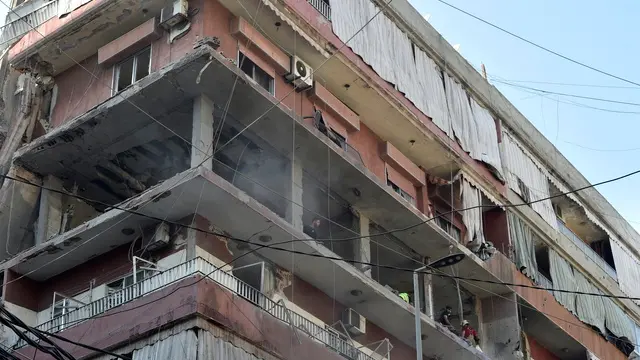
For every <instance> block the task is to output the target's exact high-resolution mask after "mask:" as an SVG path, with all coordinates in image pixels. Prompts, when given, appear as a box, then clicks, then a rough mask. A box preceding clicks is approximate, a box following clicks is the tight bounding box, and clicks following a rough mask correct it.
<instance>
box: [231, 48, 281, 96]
mask: <svg viewBox="0 0 640 360" xmlns="http://www.w3.org/2000/svg"><path fill="white" fill-rule="evenodd" d="M238 65H239V66H240V70H242V71H243V72H244V73H245V74H247V75H249V77H251V79H253V80H254V81H255V82H256V83H257V84H258V85H260V86H261V87H262V88H263V89H265V90H267V91H268V92H269V93H270V94H272V95H273V94H275V90H274V80H273V78H272V77H271V76H270V75H269V74H267V72H266V71H264V70H263V69H261V68H260V67H259V66H258V65H256V64H255V63H254V62H253V61H251V60H250V59H249V58H248V57H246V56H245V55H244V54H243V53H239V55H238Z"/></svg>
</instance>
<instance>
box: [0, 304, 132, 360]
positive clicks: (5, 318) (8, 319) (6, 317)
mask: <svg viewBox="0 0 640 360" xmlns="http://www.w3.org/2000/svg"><path fill="white" fill-rule="evenodd" d="M0 314H1V315H2V317H0V322H2V323H3V324H4V325H9V326H10V325H15V326H17V327H21V328H23V329H25V330H26V331H27V332H29V333H32V334H34V335H35V336H36V337H38V338H39V339H40V340H42V339H43V338H44V337H45V336H49V337H52V338H55V339H58V340H60V341H63V342H67V343H69V344H73V345H76V346H80V347H82V348H85V349H88V350H92V351H96V352H99V353H102V354H105V355H110V356H114V357H116V358H118V359H122V360H131V358H130V357H127V356H123V355H118V354H116V353H113V352H111V351H107V350H104V349H100V348H96V347H94V346H91V345H87V344H83V343H80V342H77V341H73V340H70V339H67V338H65V337H62V336H60V335H57V334H54V333H50V332H47V331H43V330H39V329H36V328H33V327H31V326H28V325H26V324H25V323H24V322H22V321H21V320H20V319H18V318H17V317H16V316H15V315H13V314H11V313H10V312H9V311H8V310H7V309H6V308H4V306H2V307H0ZM18 335H20V334H18ZM47 343H49V344H53V343H52V342H51V341H47ZM56 347H57V348H58V349H59V351H61V353H62V354H64V355H65V356H67V357H69V358H70V359H75V358H74V357H73V356H72V355H70V354H69V353H67V352H66V351H64V350H62V349H61V348H60V347H59V346H57V345H56Z"/></svg>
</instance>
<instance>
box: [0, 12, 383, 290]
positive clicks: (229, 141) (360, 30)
mask: <svg viewBox="0 0 640 360" xmlns="http://www.w3.org/2000/svg"><path fill="white" fill-rule="evenodd" d="M391 1H393V0H389V1H388V2H387V3H386V5H388V4H389V3H391ZM0 2H1V3H3V4H4V5H5V6H7V5H6V4H5V3H4V2H2V0H0ZM382 10H383V8H380V10H379V11H378V12H376V14H374V15H373V16H372V18H371V19H370V20H369V21H367V22H366V23H365V24H364V25H363V26H362V27H360V28H359V29H358V30H357V31H356V33H355V34H354V35H353V36H351V38H349V39H348V40H347V41H345V42H344V43H343V45H342V46H341V47H340V48H339V49H338V50H337V51H336V52H334V53H333V54H332V55H331V56H329V58H327V59H326V60H325V61H324V62H323V63H321V64H320V65H319V66H318V67H316V69H315V70H314V72H315V71H317V70H318V69H320V68H321V67H322V66H324V65H325V64H326V63H327V62H328V61H329V60H331V59H332V58H333V57H334V56H335V55H336V54H338V53H339V52H340V51H341V50H342V49H343V48H344V47H345V46H347V43H348V42H349V41H350V40H351V39H353V38H354V37H355V36H356V35H358V34H359V33H360V32H362V30H364V29H365V27H366V26H368V25H369V24H370V23H371V21H373V20H374V19H375V18H376V17H377V16H378V15H379V14H380V13H381V12H382ZM12 11H13V10H12ZM31 27H32V28H33V26H31ZM39 34H40V35H41V36H43V37H44V35H42V34H41V33H39ZM65 54H66V53H65ZM67 56H69V55H67ZM72 60H73V59H72ZM76 63H77V62H76ZM297 89H298V85H294V86H293V89H292V90H291V91H289V92H288V93H287V94H286V95H285V96H283V97H282V98H281V99H280V100H278V101H277V102H276V103H275V104H274V105H272V106H271V107H269V109H267V110H266V111H265V112H264V113H262V115H260V116H259V117H258V118H256V119H255V120H253V121H252V122H251V123H250V124H249V125H247V126H246V127H244V128H243V129H242V130H240V131H239V132H238V133H236V134H235V135H234V136H233V137H232V138H231V139H230V140H228V141H227V142H226V143H224V144H223V145H222V146H221V148H219V149H218V150H217V151H215V152H213V153H212V154H211V155H208V154H207V152H203V153H204V155H205V157H204V159H203V160H202V161H201V162H200V164H198V166H196V167H195V168H198V167H200V166H202V165H203V164H204V163H205V162H207V161H208V160H209V159H211V158H213V157H214V156H215V155H216V153H217V152H219V151H220V150H221V149H222V148H224V147H225V146H227V145H228V144H229V143H231V142H232V141H233V140H235V139H236V138H237V137H238V136H240V135H241V134H242V133H243V132H244V131H246V130H247V129H249V128H250V127H251V126H252V125H253V124H255V123H256V122H258V121H259V120H260V119H261V118H262V117H264V116H266V114H268V113H269V112H270V111H271V110H273V109H274V108H275V107H277V106H278V105H279V104H280V103H282V101H284V100H285V99H286V98H287V97H288V96H289V95H290V94H292V93H293V92H294V91H296V90H297ZM187 144H190V143H189V142H187ZM200 151H201V152H202V150H200ZM187 176H188V172H187V173H186V174H185V176H184V177H182V179H185V178H186V177H187ZM179 181H181V180H178V181H177V182H176V183H178V182H179ZM161 195H162V194H158V195H157V196H156V198H157V197H158V196H161ZM152 200H155V198H153V199H149V201H148V202H147V203H145V204H144V205H146V204H149V203H150V202H151V201H152ZM94 203H95V202H94ZM144 205H142V206H144ZM107 206H108V207H107V208H114V207H113V205H110V204H107ZM125 219H126V218H125ZM125 219H122V220H120V221H119V222H118V223H120V222H122V221H124V220H125ZM113 226H115V224H114V225H111V226H110V227H109V229H110V228H112V227H113ZM106 230H107V229H105V231H106ZM95 237H97V235H96V236H94V237H92V239H93V238H95ZM87 242H88V240H87V241H85V242H83V243H82V244H85V243H87ZM82 244H81V245H82ZM66 254H68V252H67V253H65V254H62V255H60V256H59V257H58V258H56V259H55V260H57V259H60V258H62V257H64V256H66ZM55 260H54V261H55ZM24 276H25V275H22V276H20V277H18V278H16V279H14V281H16V280H19V279H21V278H23V277H24Z"/></svg>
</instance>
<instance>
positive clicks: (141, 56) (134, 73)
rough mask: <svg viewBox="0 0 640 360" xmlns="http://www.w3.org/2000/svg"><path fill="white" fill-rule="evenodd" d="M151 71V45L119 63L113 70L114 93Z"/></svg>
mask: <svg viewBox="0 0 640 360" xmlns="http://www.w3.org/2000/svg"><path fill="white" fill-rule="evenodd" d="M150 72H151V47H150V46H149V47H147V48H145V49H143V50H141V51H139V52H138V53H136V54H135V55H133V56H130V57H128V58H127V59H125V60H123V61H121V62H120V63H118V64H117V65H116V67H115V69H114V72H113V93H114V94H116V93H119V92H120V91H122V90H124V89H126V88H127V87H128V86H129V85H131V84H133V83H135V82H136V81H138V80H140V79H142V78H144V77H146V76H147V75H149V73H150Z"/></svg>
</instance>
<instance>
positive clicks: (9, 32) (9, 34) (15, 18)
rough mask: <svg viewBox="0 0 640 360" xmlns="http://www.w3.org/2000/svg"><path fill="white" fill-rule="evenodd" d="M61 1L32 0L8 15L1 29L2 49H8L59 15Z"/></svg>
mask: <svg viewBox="0 0 640 360" xmlns="http://www.w3.org/2000/svg"><path fill="white" fill-rule="evenodd" d="M58 3H59V0H40V1H38V0H35V1H34V0H32V1H27V2H25V3H23V4H21V5H20V6H18V7H16V8H15V9H13V10H12V11H10V12H9V14H7V18H6V24H5V25H4V26H2V28H1V29H0V33H1V34H0V47H6V46H8V45H10V44H11V42H13V41H14V40H16V39H18V38H19V37H20V36H22V35H24V34H26V33H27V32H29V31H31V30H32V29H33V28H37V27H38V26H40V25H42V24H44V23H45V22H46V21H47V20H49V19H51V18H53V17H54V16H57V15H58Z"/></svg>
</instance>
